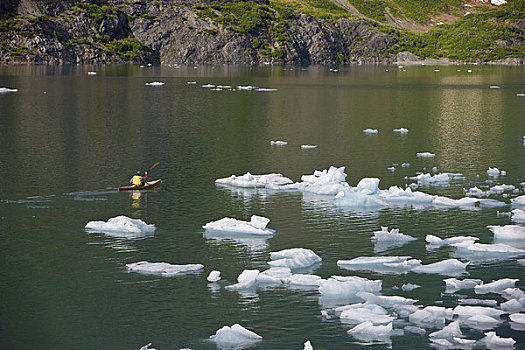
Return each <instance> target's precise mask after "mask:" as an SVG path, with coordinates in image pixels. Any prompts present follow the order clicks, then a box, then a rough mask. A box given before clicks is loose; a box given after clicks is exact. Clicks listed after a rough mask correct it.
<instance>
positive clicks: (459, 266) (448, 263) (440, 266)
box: [412, 259, 470, 276]
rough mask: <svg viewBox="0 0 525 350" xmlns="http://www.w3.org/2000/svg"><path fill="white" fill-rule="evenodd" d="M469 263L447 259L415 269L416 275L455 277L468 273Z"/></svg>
mask: <svg viewBox="0 0 525 350" xmlns="http://www.w3.org/2000/svg"><path fill="white" fill-rule="evenodd" d="M469 264H470V263H469V262H466V263H462V262H461V261H459V260H457V259H447V260H443V261H439V262H436V263H433V264H428V265H421V266H418V267H416V268H415V269H413V270H412V271H414V272H416V273H436V274H440V275H448V276H455V275H458V274H462V273H465V272H466V267H467V266H468V265H469Z"/></svg>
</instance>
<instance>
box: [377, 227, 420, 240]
mask: <svg viewBox="0 0 525 350" xmlns="http://www.w3.org/2000/svg"><path fill="white" fill-rule="evenodd" d="M372 240H374V241H376V242H410V241H415V240H417V238H414V237H412V236H409V235H405V234H403V233H399V229H398V228H393V229H392V230H390V231H388V227H384V226H382V227H381V231H374V236H373V237H372Z"/></svg>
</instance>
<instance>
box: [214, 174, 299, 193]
mask: <svg viewBox="0 0 525 350" xmlns="http://www.w3.org/2000/svg"><path fill="white" fill-rule="evenodd" d="M215 183H217V184H222V185H230V186H235V187H243V188H269V189H278V188H280V187H281V186H283V185H288V184H291V183H293V181H292V180H290V179H289V178H287V177H284V176H283V175H281V174H267V175H252V174H250V173H249V172H247V173H246V174H244V175H242V176H236V175H231V176H230V177H225V178H222V179H217V180H215Z"/></svg>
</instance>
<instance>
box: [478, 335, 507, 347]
mask: <svg viewBox="0 0 525 350" xmlns="http://www.w3.org/2000/svg"><path fill="white" fill-rule="evenodd" d="M478 342H479V343H481V344H483V345H485V346H486V347H487V348H488V349H496V348H498V349H500V348H514V344H516V341H515V340H514V339H512V338H501V337H499V336H498V335H496V332H488V333H485V337H483V338H481V339H480V340H479V341H478Z"/></svg>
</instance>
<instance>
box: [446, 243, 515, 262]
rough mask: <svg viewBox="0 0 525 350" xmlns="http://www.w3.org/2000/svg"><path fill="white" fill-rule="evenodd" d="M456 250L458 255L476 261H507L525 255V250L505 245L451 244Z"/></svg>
mask: <svg viewBox="0 0 525 350" xmlns="http://www.w3.org/2000/svg"><path fill="white" fill-rule="evenodd" d="M451 246H452V247H455V248H456V254H457V255H459V256H461V257H465V258H468V259H470V260H471V261H474V260H481V261H483V260H493V259H505V258H511V257H516V256H521V255H525V250H523V249H519V248H515V247H511V246H509V245H507V244H503V243H494V244H483V243H469V242H461V243H454V244H451Z"/></svg>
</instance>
